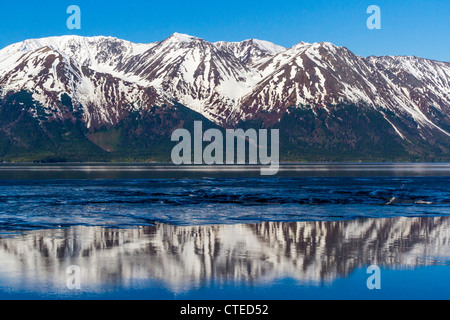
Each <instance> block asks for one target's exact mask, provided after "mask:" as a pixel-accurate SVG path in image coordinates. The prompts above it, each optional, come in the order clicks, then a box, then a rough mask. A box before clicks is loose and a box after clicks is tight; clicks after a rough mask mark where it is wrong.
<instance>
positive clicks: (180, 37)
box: [167, 32, 203, 42]
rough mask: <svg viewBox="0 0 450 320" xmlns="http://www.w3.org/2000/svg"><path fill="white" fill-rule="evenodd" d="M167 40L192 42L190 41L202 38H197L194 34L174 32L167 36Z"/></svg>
mask: <svg viewBox="0 0 450 320" xmlns="http://www.w3.org/2000/svg"><path fill="white" fill-rule="evenodd" d="M167 40H171V41H176V42H192V41H198V40H203V39H201V38H197V37H194V36H190V35H188V34H184V33H178V32H175V33H174V34H172V35H171V36H170V37H169V38H167Z"/></svg>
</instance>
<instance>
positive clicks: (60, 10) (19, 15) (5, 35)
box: [0, 0, 450, 61]
mask: <svg viewBox="0 0 450 320" xmlns="http://www.w3.org/2000/svg"><path fill="white" fill-rule="evenodd" d="M72 4H74V5H78V6H79V7H80V8H81V19H82V20H81V30H68V29H67V27H66V20H67V18H68V17H69V14H67V13H66V9H67V7H68V6H69V5H72ZM370 5H378V6H379V7H380V8H381V19H382V22H381V23H382V24H381V27H382V29H381V30H369V29H368V28H367V27H366V21H367V18H368V17H369V14H367V13H366V10H367V7H368V6H370ZM0 16H1V17H0V48H3V47H5V46H7V45H9V44H11V43H15V42H19V41H22V40H24V39H28V38H40V37H47V36H57V35H64V34H78V35H83V36H94V35H106V36H114V37H117V38H121V39H126V40H130V41H134V42H144V43H145V42H154V41H159V40H162V39H164V38H166V37H168V36H169V35H171V34H172V33H174V32H180V33H187V34H190V35H194V36H198V37H200V38H203V39H205V40H208V41H212V42H213V41H219V40H225V41H241V40H245V39H249V38H257V39H262V40H268V41H271V42H274V43H276V44H279V45H283V46H286V47H291V46H293V45H294V44H296V43H298V42H300V41H305V42H320V41H329V42H332V43H334V44H336V45H340V46H346V47H347V48H349V49H350V50H352V51H353V52H354V53H356V54H358V55H362V56H368V55H386V54H389V55H415V56H420V57H425V58H430V59H436V60H443V61H450V1H449V0H417V1H414V0H408V1H406V0H395V1H394V0H391V1H381V0H370V1H351V0H347V1H344V0H339V1H338V0H328V1H323V0H311V1H302V0H282V1H268V0H258V1H256V0H226V1H224V0H209V1H205V0H191V1H185V0H184V1H180V0H172V1H153V0H146V1H144V0H143V1H141V0H121V1H116V0H111V1H93V0H91V1H84V0H71V1H66V0H59V1H46V0H41V1H36V0H33V1H20V0H15V1H3V3H2V10H1V13H0Z"/></svg>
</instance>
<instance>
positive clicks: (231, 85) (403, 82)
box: [0, 33, 450, 153]
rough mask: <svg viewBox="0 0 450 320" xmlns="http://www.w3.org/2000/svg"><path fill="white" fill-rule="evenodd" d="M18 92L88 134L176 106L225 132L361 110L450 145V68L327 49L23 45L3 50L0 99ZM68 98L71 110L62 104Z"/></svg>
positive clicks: (175, 38)
mask: <svg viewBox="0 0 450 320" xmlns="http://www.w3.org/2000/svg"><path fill="white" fill-rule="evenodd" d="M20 90H27V91H30V92H31V93H32V95H33V99H35V100H36V101H38V102H39V103H40V105H41V106H42V108H43V110H44V114H46V115H47V117H48V118H49V119H70V118H71V117H72V116H73V114H72V113H73V112H74V110H75V111H76V112H79V113H80V114H81V119H82V121H83V122H84V123H85V124H86V126H87V128H88V129H89V130H91V131H92V130H96V129H98V128H100V127H102V126H107V127H108V126H113V125H116V124H117V123H119V122H120V121H121V120H122V119H124V118H126V117H127V115H128V114H130V112H132V111H141V110H148V109H150V108H151V107H153V106H155V105H156V106H162V105H167V106H172V105H174V103H179V104H182V105H184V106H186V107H188V108H190V109H192V110H193V111H195V112H198V113H200V114H201V115H203V116H205V117H206V118H208V119H209V120H211V121H213V122H215V123H216V124H218V125H221V126H236V125H237V124H238V123H239V122H240V121H247V120H258V121H261V122H262V123H263V125H264V126H266V127H267V126H269V127H270V126H274V125H276V124H277V123H278V122H279V121H281V119H282V118H283V117H284V116H285V115H286V114H289V112H290V111H289V108H292V107H294V108H296V110H309V111H311V112H312V113H313V114H314V115H315V116H316V117H317V118H318V119H319V117H320V114H321V112H322V111H324V112H325V113H326V114H325V115H322V116H321V117H322V118H321V119H320V121H321V122H323V123H324V126H325V127H326V128H329V127H330V122H336V119H338V118H342V117H341V116H339V115H338V113H339V112H340V111H339V112H338V111H337V110H340V108H341V107H342V106H343V105H356V106H357V107H358V108H359V109H360V110H364V111H363V112H364V113H370V114H371V115H373V114H376V117H377V119H378V118H379V117H381V119H382V121H383V125H382V126H383V128H388V129H386V130H389V132H392V134H393V135H394V136H395V140H397V139H400V140H402V141H404V142H405V143H412V144H414V142H413V140H415V138H418V139H421V140H423V141H428V140H430V139H431V140H433V141H434V140H439V139H440V140H442V139H446V137H450V63H448V62H439V61H433V60H428V59H423V58H417V57H406V56H401V57H391V56H385V57H368V58H363V57H360V56H357V55H355V54H353V53H352V52H351V51H350V50H348V49H347V48H345V47H337V46H335V45H333V44H331V43H326V42H324V43H313V44H310V43H304V42H300V43H299V44H297V45H295V46H294V47H292V48H289V49H287V48H283V47H281V46H278V45H275V44H272V43H270V42H267V41H261V40H254V39H253V40H245V41H242V42H223V41H221V42H216V43H210V42H208V41H205V40H203V39H200V38H197V37H193V36H188V35H183V34H178V33H175V34H173V35H172V36H170V37H169V38H167V39H165V40H163V41H160V42H156V43H150V44H136V43H132V42H129V41H125V40H120V39H116V38H111V37H90V38H86V37H79V36H62V37H51V38H43V39H35V40H25V41H23V42H20V43H16V44H13V45H10V46H8V47H6V48H4V49H3V50H0V95H1V97H5V96H6V95H7V94H8V92H18V91H20ZM63 94H65V95H67V96H68V97H70V99H71V103H72V104H73V108H72V109H73V110H72V109H71V110H68V109H67V108H66V106H64V105H63V104H62V103H61V101H62V99H61V97H62V95H63ZM69 109H70V108H69ZM31 112H32V113H33V112H34V114H35V116H36V114H37V111H36V110H34V111H33V110H32V111H31ZM384 126H386V127H384ZM341 131H342V130H341ZM436 143H437V142H436ZM441 149H442V148H441ZM442 152H444V153H445V152H447V149H446V148H444V149H443V150H442Z"/></svg>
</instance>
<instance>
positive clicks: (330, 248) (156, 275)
mask: <svg viewBox="0 0 450 320" xmlns="http://www.w3.org/2000/svg"><path fill="white" fill-rule="evenodd" d="M449 226H450V217H430V218H424V217H420V218H404V217H398V218H392V219H360V220H353V221H321V222H310V221H307V222H291V223H281V222H263V223H259V224H247V225H243V224H239V225H212V226H173V225H167V224H156V225H155V226H145V227H142V228H136V229H121V230H116V229H108V228H102V227H83V226H74V227H71V228H68V229H51V230H36V231H29V232H24V233H19V234H11V233H3V234H0V287H3V288H13V290H14V288H16V287H18V286H24V287H26V288H31V290H39V287H40V286H42V284H45V285H47V286H52V287H54V288H56V289H59V290H64V289H65V285H66V279H67V277H68V276H67V273H66V270H67V267H68V266H70V265H77V266H79V267H80V268H81V284H82V286H83V289H86V288H91V289H93V290H102V289H101V288H116V289H117V288H127V287H131V286H133V285H135V284H136V283H137V282H139V281H146V283H147V285H149V286H151V285H152V284H151V283H152V282H153V283H154V282H158V283H162V285H163V286H164V287H165V288H167V289H168V290H169V291H171V292H174V293H176V292H181V291H186V290H191V289H195V288H199V287H220V285H226V284H236V285H239V284H243V285H252V284H255V283H258V282H264V283H268V282H272V281H275V280H277V279H286V278H293V279H295V280H297V281H298V283H299V284H300V285H304V284H308V285H313V286H314V285H321V284H324V283H331V282H333V281H335V280H336V279H338V278H341V277H346V276H348V275H349V274H350V273H352V271H353V270H355V269H356V268H361V267H364V266H368V265H372V264H377V265H379V266H384V267H387V268H392V269H405V268H414V267H417V266H428V265H437V264H441V265H442V264H445V265H448V264H450V262H449V261H450V243H449V241H450V240H449V239H450V228H449Z"/></svg>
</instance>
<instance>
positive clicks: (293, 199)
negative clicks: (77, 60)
mask: <svg viewBox="0 0 450 320" xmlns="http://www.w3.org/2000/svg"><path fill="white" fill-rule="evenodd" d="M259 169H260V168H259V167H257V166H255V167H248V168H245V167H235V166H233V167H228V166H222V167H203V166H200V167H195V166H192V167H174V166H168V165H149V164H147V165H117V164H116V165H100V164H87V165H81V164H64V165H29V164H27V165H25V164H24V165H5V164H4V165H0V298H3V299H5V298H6V299H15V298H44V299H47V298H50V299H58V298H64V299H79V298H95V299H103V298H111V299H123V298H130V299H330V298H331V299H352V298H353V299H354V298H356V299H360V298H369V299H386V298H388V299H396V298H397V299H405V298H406V299H426V298H435V299H436V298H438V299H439V298H442V299H449V298H450V283H449V279H450V277H448V274H450V273H449V271H450V268H449V264H450V263H449V262H450V250H449V248H450V243H449V237H450V228H449V225H450V182H449V181H450V180H449V176H450V165H449V164H301V165H283V166H281V168H280V173H279V174H278V175H277V176H275V177H261V176H260V175H259ZM73 265H75V266H78V267H79V268H80V270H81V275H80V276H81V289H80V290H69V289H68V287H67V279H68V273H67V268H68V267H69V266H73ZM370 265H378V266H379V267H380V268H381V270H382V278H381V279H382V289H381V290H374V291H373V290H369V289H368V288H367V285H366V281H367V278H368V277H369V275H368V274H367V273H366V270H367V267H368V266H370Z"/></svg>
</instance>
